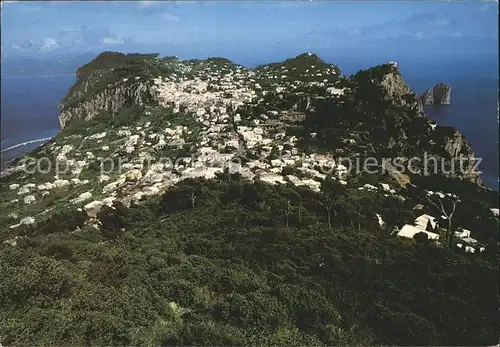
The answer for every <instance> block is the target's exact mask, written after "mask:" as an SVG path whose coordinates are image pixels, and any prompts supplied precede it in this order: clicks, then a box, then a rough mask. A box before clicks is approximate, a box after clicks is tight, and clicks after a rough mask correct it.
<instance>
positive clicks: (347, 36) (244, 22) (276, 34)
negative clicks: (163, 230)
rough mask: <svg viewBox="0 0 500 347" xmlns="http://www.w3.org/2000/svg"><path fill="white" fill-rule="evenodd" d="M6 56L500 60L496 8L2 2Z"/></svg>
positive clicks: (384, 4)
mask: <svg viewBox="0 0 500 347" xmlns="http://www.w3.org/2000/svg"><path fill="white" fill-rule="evenodd" d="M1 26H2V27H1V29H2V30H1V39H2V40H1V42H2V43H1V45H2V55H3V56H4V57H5V56H16V55H20V54H23V55H24V56H30V55H32V56H34V57H40V56H43V55H54V56H55V55H58V54H60V55H62V54H74V53H85V52H100V51H104V50H112V51H121V52H141V53H145V52H151V53H160V54H161V55H163V56H165V55H175V56H179V57H180V58H205V57H209V56H224V57H227V58H230V59H232V60H234V61H236V62H239V63H241V64H245V63H246V64H253V63H263V62H269V61H275V60H280V59H283V58H287V57H290V56H293V55H296V54H300V53H302V52H314V53H317V54H318V55H320V56H322V57H327V58H330V57H344V58H349V57H352V59H357V58H360V57H379V56H383V57H387V58H391V57H395V58H401V59H403V58H412V57H413V58H418V59H423V58H425V59H449V58H450V57H454V58H457V59H458V58H464V59H470V58H474V57H491V58H492V59H493V58H494V59H497V58H495V57H497V55H498V3H497V2H481V1H478V0H476V1H473V2H472V1H471V2H465V1H454V2H452V1H447V2H436V1H398V2H396V1H394V2H390V1H385V2H382V1H380V2H375V1H369V2H368V1H365V2H363V1H345V2H339V1H251V2H250V1H248V2H245V1H220V2H216V1H202V2H195V1H126V2H119V1H114V2H111V1H107V2H98V1H87V2H84V1H81V2H80V1H37V2H29V1H15V2H4V1H2V17H1Z"/></svg>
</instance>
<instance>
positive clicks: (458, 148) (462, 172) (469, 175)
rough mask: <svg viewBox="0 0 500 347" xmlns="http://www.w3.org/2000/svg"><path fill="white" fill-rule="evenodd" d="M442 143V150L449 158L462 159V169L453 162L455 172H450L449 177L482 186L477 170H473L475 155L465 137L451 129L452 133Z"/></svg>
mask: <svg viewBox="0 0 500 347" xmlns="http://www.w3.org/2000/svg"><path fill="white" fill-rule="evenodd" d="M444 141H445V145H444V150H445V151H446V152H447V153H448V154H449V155H450V157H451V158H455V159H456V158H461V157H462V158H464V160H463V169H462V168H461V167H460V162H459V161H457V160H455V167H454V171H455V172H451V173H450V176H451V177H457V178H462V179H466V180H468V181H472V182H474V183H476V184H479V185H482V183H483V182H482V180H481V177H480V175H479V170H478V169H477V168H475V163H476V159H475V156H476V155H475V152H474V149H473V148H472V146H471V144H470V142H469V141H467V139H466V138H465V136H464V135H463V134H462V133H461V132H460V131H459V130H457V129H454V128H453V133H452V134H451V135H450V136H445V138H444Z"/></svg>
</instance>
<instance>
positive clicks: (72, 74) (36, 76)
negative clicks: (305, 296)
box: [0, 73, 75, 78]
mask: <svg viewBox="0 0 500 347" xmlns="http://www.w3.org/2000/svg"><path fill="white" fill-rule="evenodd" d="M74 75H75V74H74V73H68V74H61V75H19V76H9V75H7V76H5V75H0V78H54V77H68V76H74Z"/></svg>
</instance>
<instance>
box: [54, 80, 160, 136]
mask: <svg viewBox="0 0 500 347" xmlns="http://www.w3.org/2000/svg"><path fill="white" fill-rule="evenodd" d="M77 83H78V82H77ZM77 93H78V92H77ZM80 93H81V92H80ZM76 96H77V95H76ZM154 102H156V93H155V90H154V86H153V85H152V83H149V82H136V83H131V84H130V83H122V84H117V85H113V86H111V87H109V88H106V89H104V90H103V91H101V92H100V93H97V94H95V95H92V96H91V97H89V98H88V99H85V100H82V101H81V102H78V103H77V104H75V105H71V106H69V107H67V106H65V104H64V102H62V103H61V104H60V105H59V108H60V110H61V111H60V113H59V123H60V125H61V129H64V127H65V126H67V125H68V124H69V122H71V121H72V120H74V119H85V120H90V119H92V118H94V117H95V116H96V115H98V114H99V113H100V112H103V111H106V112H109V113H111V114H113V113H114V112H116V111H118V110H119V109H120V108H121V107H123V106H126V105H144V104H150V103H154Z"/></svg>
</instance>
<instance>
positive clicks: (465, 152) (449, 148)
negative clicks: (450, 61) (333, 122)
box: [381, 66, 482, 185]
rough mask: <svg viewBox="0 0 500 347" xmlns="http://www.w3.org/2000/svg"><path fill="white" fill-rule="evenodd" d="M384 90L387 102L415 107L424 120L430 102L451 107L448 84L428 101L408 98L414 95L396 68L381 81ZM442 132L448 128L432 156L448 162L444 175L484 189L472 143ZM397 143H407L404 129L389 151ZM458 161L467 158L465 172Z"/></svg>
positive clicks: (439, 86) (438, 87) (459, 135)
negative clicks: (425, 106) (481, 186)
mask: <svg viewBox="0 0 500 347" xmlns="http://www.w3.org/2000/svg"><path fill="white" fill-rule="evenodd" d="M381 86H382V87H383V88H384V89H385V90H386V92H387V98H388V99H391V101H393V102H402V103H403V104H407V105H408V104H412V105H414V106H415V107H416V109H417V113H418V114H419V116H422V117H425V112H424V105H428V104H429V102H431V100H432V102H433V104H437V103H439V104H442V105H447V104H448V105H449V104H450V97H451V87H450V86H449V85H446V84H437V85H436V86H435V87H434V88H432V89H430V90H429V91H428V92H427V93H430V94H429V96H427V98H425V97H418V96H416V95H414V97H410V96H409V95H411V94H412V91H411V90H410V88H409V86H408V85H407V84H406V82H405V81H404V79H403V77H402V76H401V74H400V72H399V69H398V68H397V66H394V67H393V70H392V72H390V73H387V74H385V75H384V77H383V78H382V80H381ZM428 123H429V126H430V123H431V121H430V120H429V122H428ZM439 128H441V129H444V128H446V130H445V131H443V132H442V133H441V132H439V134H440V135H439V140H438V141H437V145H438V147H439V148H440V149H439V151H438V152H439V153H434V154H433V155H434V156H436V157H442V158H443V159H445V160H446V161H447V164H446V165H445V166H446V169H445V170H444V171H449V172H443V173H444V174H445V175H447V176H450V177H455V178H460V179H465V180H468V181H471V182H474V183H476V184H479V185H481V184H482V180H481V178H480V175H479V172H478V170H477V169H475V168H474V165H475V162H476V160H475V153H474V150H473V148H472V146H471V144H470V143H469V141H467V139H466V138H465V136H464V135H463V134H462V133H461V132H460V131H459V130H457V129H455V128H452V127H439ZM396 142H398V143H399V144H401V143H406V142H407V139H406V136H405V129H401V133H400V136H399V137H398V138H397V141H396V140H395V139H392V143H391V142H390V143H389V144H388V147H389V148H392V147H394V146H395V145H396ZM413 145H414V144H413ZM406 146H412V144H409V143H406ZM403 147H404V146H403ZM459 158H464V159H463V169H461V168H460V162H459ZM452 161H453V162H454V163H453V165H454V169H453V170H451V169H450V167H451V162H452ZM439 169H440V171H443V170H441V168H439Z"/></svg>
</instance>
